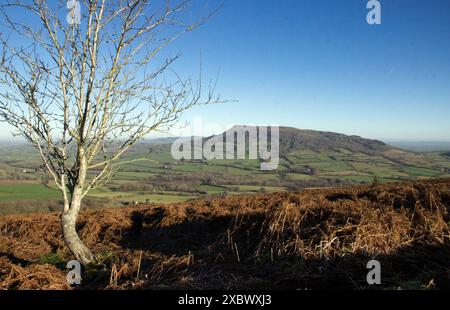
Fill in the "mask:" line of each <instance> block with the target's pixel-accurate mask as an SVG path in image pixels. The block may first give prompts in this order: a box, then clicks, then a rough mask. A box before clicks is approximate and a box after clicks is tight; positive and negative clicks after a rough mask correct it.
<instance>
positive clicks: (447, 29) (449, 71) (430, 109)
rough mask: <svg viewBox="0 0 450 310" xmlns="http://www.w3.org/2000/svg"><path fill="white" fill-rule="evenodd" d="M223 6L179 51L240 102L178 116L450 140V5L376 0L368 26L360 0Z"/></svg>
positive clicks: (242, 0) (244, 0) (246, 1)
mask: <svg viewBox="0 0 450 310" xmlns="http://www.w3.org/2000/svg"><path fill="white" fill-rule="evenodd" d="M211 2H212V3H214V1H211ZM223 2H224V7H223V9H222V10H221V11H220V13H219V14H218V15H217V16H216V17H215V18H213V19H212V20H211V21H210V22H209V23H208V24H207V25H205V26H204V27H203V28H201V29H199V30H197V32H196V33H193V34H191V35H190V36H189V37H185V38H184V39H183V40H182V41H181V42H179V45H178V46H179V47H180V48H181V49H182V50H183V51H184V52H183V56H184V59H183V60H182V62H184V63H185V64H186V69H187V70H197V69H198V62H199V59H200V56H199V55H200V53H201V55H202V57H201V58H202V62H203V67H204V70H205V71H208V73H209V74H210V75H211V76H213V75H214V74H215V73H216V72H218V71H220V77H219V87H218V89H219V91H220V93H221V94H222V97H224V98H225V99H237V100H239V102H238V103H228V104H223V105H217V106H210V107H201V108H197V109H195V110H194V111H192V112H191V113H189V114H188V115H187V118H189V117H192V116H193V115H200V116H202V117H203V118H205V120H206V121H207V122H208V123H209V122H211V123H221V124H234V123H239V124H245V123H253V124H272V123H275V124H282V125H288V126H293V127H298V128H310V129H317V130H329V131H336V132H342V133H347V134H358V135H361V136H365V137H370V138H380V139H391V140H392V139H394V140H396V139H408V140H409V139H412V140H447V141H450V119H449V117H450V1H448V0H427V1H423V0H408V1H407V0H389V1H387V0H384V1H383V0H382V1H381V4H382V24H381V25H375V26H373V25H372V26H370V25H368V24H367V23H366V15H367V12H368V10H367V9H366V4H367V1H365V0H345V1H329V0H279V1H275V0H258V1H256V0H224V1H223Z"/></svg>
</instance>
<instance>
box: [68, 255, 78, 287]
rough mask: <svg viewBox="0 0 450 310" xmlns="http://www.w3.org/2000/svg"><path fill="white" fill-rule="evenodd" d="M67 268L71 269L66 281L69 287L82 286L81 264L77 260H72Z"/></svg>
mask: <svg viewBox="0 0 450 310" xmlns="http://www.w3.org/2000/svg"><path fill="white" fill-rule="evenodd" d="M66 268H67V269H69V272H68V273H67V276H66V279H67V284H68V285H80V284H81V280H82V279H81V264H80V262H79V261H77V260H71V261H68V262H67V265H66Z"/></svg>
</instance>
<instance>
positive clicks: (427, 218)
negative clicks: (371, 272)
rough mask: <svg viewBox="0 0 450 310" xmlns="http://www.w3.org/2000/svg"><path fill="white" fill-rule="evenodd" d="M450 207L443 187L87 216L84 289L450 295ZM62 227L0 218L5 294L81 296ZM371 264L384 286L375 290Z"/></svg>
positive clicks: (270, 197) (49, 219)
mask: <svg viewBox="0 0 450 310" xmlns="http://www.w3.org/2000/svg"><path fill="white" fill-rule="evenodd" d="M449 197H450V180H449V179H441V180H431V181H418V182H406V183H399V184H390V185H376V186H374V185H372V186H355V187H342V188H336V189H314V190H303V191H301V192H298V193H276V194H261V195H256V196H234V197H228V198H225V199H216V200H210V201H196V202H192V203H184V204H173V205H165V206H160V205H153V206H139V207H127V208H120V209H119V208H116V209H105V210H100V211H86V212H84V213H82V215H81V217H80V220H79V222H78V227H77V228H78V230H79V234H80V236H81V238H82V240H83V241H84V242H85V243H86V245H87V246H88V247H89V248H91V249H92V250H93V252H94V253H96V255H97V259H98V263H97V264H96V265H92V266H91V267H88V268H84V270H83V283H82V287H83V288H91V289H143V288H144V289H245V288H246V289H252V288H253V289H256V288H259V289H322V288H327V289H330V288H335V289H372V288H388V289H397V288H406V289H407V288H419V289H420V288H423V289H427V288H447V289H448V288H450V278H449V277H450V230H449V223H450V214H449V211H450V199H449ZM58 216H59V215H58V214H57V213H52V214H36V215H11V216H4V217H1V218H0V288H2V289H73V288H70V287H69V286H68V285H67V284H66V274H67V270H65V269H64V265H65V262H66V261H68V260H70V259H72V257H71V256H70V254H69V253H68V252H67V250H66V248H65V245H64V242H63V239H62V236H61V234H60V232H59V231H60V230H59V229H58V226H59V225H60V224H59V221H58ZM371 259H376V260H378V261H380V262H381V266H382V284H381V286H376V287H373V286H369V285H368V284H367V282H366V274H367V269H366V263H367V262H368V261H369V260H371ZM61 266H62V267H61Z"/></svg>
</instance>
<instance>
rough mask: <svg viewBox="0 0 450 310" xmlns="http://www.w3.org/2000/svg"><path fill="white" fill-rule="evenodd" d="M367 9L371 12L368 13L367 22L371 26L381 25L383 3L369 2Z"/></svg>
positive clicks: (376, 0) (372, 0) (375, 0)
mask: <svg viewBox="0 0 450 310" xmlns="http://www.w3.org/2000/svg"><path fill="white" fill-rule="evenodd" d="M367 9H368V10H370V11H369V13H367V17H366V21H367V23H368V24H369V25H380V24H381V3H380V1H379V0H370V1H369V2H367Z"/></svg>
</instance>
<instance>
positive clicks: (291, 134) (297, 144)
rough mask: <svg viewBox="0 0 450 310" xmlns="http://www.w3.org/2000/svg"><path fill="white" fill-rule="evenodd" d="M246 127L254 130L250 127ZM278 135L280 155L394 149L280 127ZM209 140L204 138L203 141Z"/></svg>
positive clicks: (372, 152) (353, 138)
mask: <svg viewBox="0 0 450 310" xmlns="http://www.w3.org/2000/svg"><path fill="white" fill-rule="evenodd" d="M238 127H239V126H235V127H233V128H231V129H229V130H228V131H226V132H224V133H223V134H221V135H222V136H225V135H226V133H227V132H230V131H235V130H236V129H237V128H238ZM248 127H250V128H254V127H251V126H248ZM248 127H247V128H248ZM279 133H280V152H281V153H282V154H286V153H290V152H292V151H296V150H311V151H316V152H318V151H335V150H340V149H344V150H348V151H351V152H354V153H358V152H360V153H365V154H369V155H378V154H381V153H383V152H385V151H388V150H391V149H394V147H392V146H390V145H388V144H386V143H384V142H382V141H378V140H370V139H364V138H361V137H359V136H348V135H345V134H340V133H335V132H326V131H315V130H306V129H297V128H293V127H280V128H279ZM219 136H220V135H219ZM216 137H217V136H216ZM209 138H211V137H209ZM209 138H205V140H207V139H209Z"/></svg>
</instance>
